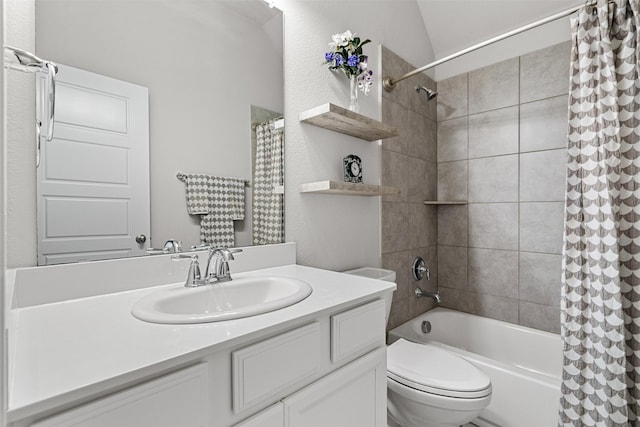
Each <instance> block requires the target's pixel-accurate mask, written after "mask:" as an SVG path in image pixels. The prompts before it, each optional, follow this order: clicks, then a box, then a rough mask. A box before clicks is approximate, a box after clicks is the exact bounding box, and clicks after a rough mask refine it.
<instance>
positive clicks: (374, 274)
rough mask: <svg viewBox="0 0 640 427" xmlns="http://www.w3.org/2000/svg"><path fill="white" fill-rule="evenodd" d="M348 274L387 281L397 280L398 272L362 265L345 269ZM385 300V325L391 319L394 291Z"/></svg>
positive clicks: (386, 295)
mask: <svg viewBox="0 0 640 427" xmlns="http://www.w3.org/2000/svg"><path fill="white" fill-rule="evenodd" d="M343 273H346V274H354V275H356V276H362V277H368V278H369V279H377V280H384V281H387V282H395V281H396V272H395V271H393V270H386V269H384V268H378V267H360V268H356V269H353V270H347V271H343ZM384 300H385V309H386V313H385V319H384V320H385V325H386V323H387V322H388V321H389V313H391V301H392V300H393V292H389V293H387V294H385V296H384Z"/></svg>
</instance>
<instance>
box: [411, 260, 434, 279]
mask: <svg viewBox="0 0 640 427" xmlns="http://www.w3.org/2000/svg"><path fill="white" fill-rule="evenodd" d="M411 273H412V274H413V280H422V279H423V278H424V277H425V276H426V277H427V280H430V279H431V272H430V271H429V268H428V267H427V266H426V265H425V263H424V259H422V257H416V258H415V259H414V260H413V264H412V265H411Z"/></svg>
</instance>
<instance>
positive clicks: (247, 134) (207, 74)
mask: <svg viewBox="0 0 640 427" xmlns="http://www.w3.org/2000/svg"><path fill="white" fill-rule="evenodd" d="M19 3H21V8H22V9H25V10H26V9H27V7H25V6H24V5H22V3H27V4H30V5H31V7H30V8H28V9H29V13H30V14H31V15H30V16H31V20H30V21H29V20H28V19H24V22H20V23H19V25H16V27H18V26H19V27H20V31H19V32H18V31H15V30H14V28H13V27H12V28H9V31H10V34H11V36H12V37H13V38H14V39H15V38H16V37H17V34H19V33H23V34H28V35H30V37H31V39H32V40H31V41H30V43H26V42H25V41H23V40H16V41H15V44H16V45H17V46H20V47H22V48H25V49H27V50H31V51H34V50H35V51H36V53H37V54H38V55H39V56H41V57H43V58H46V59H48V60H52V61H54V62H60V63H62V64H66V65H70V66H74V67H77V68H81V69H85V70H88V71H92V72H97V73H100V74H103V75H107V76H109V77H114V78H117V79H121V80H126V81H129V82H132V83H135V84H139V85H142V86H146V87H148V88H149V94H150V174H151V238H152V244H153V245H154V246H161V245H162V243H164V241H165V240H167V239H169V238H176V239H181V240H183V241H184V242H185V245H187V246H188V245H192V244H198V243H199V221H198V218H197V217H193V216H189V215H187V213H186V207H185V195H184V189H185V188H184V183H182V182H181V181H179V180H178V179H177V178H176V172H204V173H211V174H215V175H222V176H233V177H239V178H245V179H248V180H250V178H251V162H250V159H251V127H250V125H251V111H250V106H251V105H257V106H260V107H264V108H268V109H270V110H275V111H283V110H284V106H283V96H282V93H283V90H284V89H283V85H284V83H283V79H282V58H281V56H280V53H279V52H278V49H274V46H273V43H274V40H273V33H274V32H276V33H277V30H278V28H277V26H278V23H277V21H276V22H273V21H272V22H268V23H267V24H266V28H267V31H265V30H264V29H263V28H261V27H260V26H259V25H258V24H256V22H255V21H252V20H248V19H246V18H245V17H244V16H242V15H239V14H236V13H235V12H233V11H229V10H226V9H225V6H223V5H221V4H220V3H219V2H202V1H181V2H175V1H163V2H153V3H150V2H148V1H144V0H141V1H127V2H116V3H114V2H110V1H91V2H79V1H68V0H47V1H39V2H38V5H37V8H36V12H37V16H36V28H37V32H36V44H35V48H34V42H33V33H34V26H33V13H34V11H33V3H32V2H19ZM203 7H204V8H205V9H203ZM220 16H224V18H223V19H219V17H220ZM274 26H275V28H274ZM115 28H117V31H114V29H115ZM275 38H276V39H277V37H275ZM276 43H277V42H276ZM12 74H16V76H14V75H11V76H10V78H11V80H10V81H9V85H8V86H9V89H10V91H11V94H12V96H13V97H15V98H18V97H19V98H20V100H16V102H11V107H10V108H9V114H11V119H10V123H11V124H14V125H13V127H12V129H11V131H10V135H12V134H13V133H16V134H17V133H19V135H16V137H15V138H12V137H10V138H9V141H10V142H13V141H16V143H15V144H14V143H11V144H10V147H9V150H10V154H12V155H11V156H10V157H9V162H10V164H9V185H10V191H9V193H8V194H9V207H10V212H9V231H10V232H9V242H10V243H9V244H10V246H12V247H15V248H16V250H15V251H12V253H11V254H10V257H9V266H11V267H17V266H29V265H35V262H36V241H37V236H36V228H35V224H36V215H35V169H34V168H33V164H34V161H35V151H34V148H33V147H34V144H30V141H32V140H33V138H34V137H33V126H31V123H32V121H33V120H32V117H34V113H32V112H31V111H27V112H26V115H25V110H27V109H29V110H31V109H32V108H33V100H34V99H35V98H34V95H33V87H32V84H33V83H32V82H33V75H29V74H24V75H21V74H20V73H12ZM16 114H20V115H21V118H16V117H15V115H16ZM25 117H29V119H28V120H27V119H25ZM14 118H15V120H14ZM247 200H248V201H250V193H248V194H247ZM249 224H250V221H248V220H247V221H245V224H244V227H243V228H242V231H241V232H240V234H239V235H238V239H237V241H236V243H237V244H238V245H243V244H250V241H251V235H250V234H251V231H250V226H249ZM241 225H242V224H241Z"/></svg>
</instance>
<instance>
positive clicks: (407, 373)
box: [387, 338, 491, 427]
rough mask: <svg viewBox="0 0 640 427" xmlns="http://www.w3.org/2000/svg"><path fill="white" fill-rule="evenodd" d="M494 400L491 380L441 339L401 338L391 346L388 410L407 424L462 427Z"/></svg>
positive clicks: (422, 426) (388, 350)
mask: <svg viewBox="0 0 640 427" xmlns="http://www.w3.org/2000/svg"><path fill="white" fill-rule="evenodd" d="M490 401H491V380H490V378H489V377H488V376H487V375H486V374H485V373H484V372H482V371H481V370H480V369H478V368H476V367H475V366H474V365H472V364H471V363H469V362H467V361H466V360H464V359H463V358H461V357H458V356H456V355H455V354H453V353H451V352H448V351H446V350H444V349H442V348H439V347H438V346H436V345H432V344H418V343H414V342H410V341H407V340H405V339H402V338H401V339H399V340H398V341H396V342H394V343H393V344H391V345H390V346H389V347H387V411H388V414H389V416H390V417H391V419H392V420H393V421H395V422H396V423H398V424H399V425H400V426H402V427H454V426H455V427H458V426H460V425H462V424H465V423H468V422H469V421H472V420H473V419H475V418H477V417H478V415H480V413H481V412H482V411H483V410H484V408H486V407H487V406H488V405H489V402H490Z"/></svg>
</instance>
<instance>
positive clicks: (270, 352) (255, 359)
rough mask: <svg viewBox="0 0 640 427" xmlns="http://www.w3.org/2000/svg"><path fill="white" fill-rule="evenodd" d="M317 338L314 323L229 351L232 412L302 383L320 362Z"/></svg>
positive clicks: (318, 330) (317, 367)
mask: <svg viewBox="0 0 640 427" xmlns="http://www.w3.org/2000/svg"><path fill="white" fill-rule="evenodd" d="M320 335H321V334H320V326H319V324H318V322H314V323H311V324H310V325H307V326H303V327H301V328H298V329H294V330H293V331H290V332H286V333H284V334H281V335H278V336H276V337H273V338H269V339H267V340H264V341H262V342H259V343H257V344H253V345H250V346H248V347H245V348H243V349H240V350H237V351H234V352H232V353H231V361H232V368H231V369H232V381H233V386H232V387H233V411H234V413H236V414H237V413H239V412H241V411H242V410H244V409H245V408H248V407H250V406H252V405H254V404H257V403H259V402H260V401H262V400H264V399H267V398H273V397H274V395H276V394H277V393H280V392H282V391H284V390H286V389H288V388H289V387H293V386H295V385H304V384H306V383H307V382H308V380H309V379H310V378H312V377H313V376H314V374H315V373H316V372H317V370H318V369H319V367H320V364H321V362H322V351H323V347H325V346H323V345H322V343H321V336H320Z"/></svg>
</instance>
